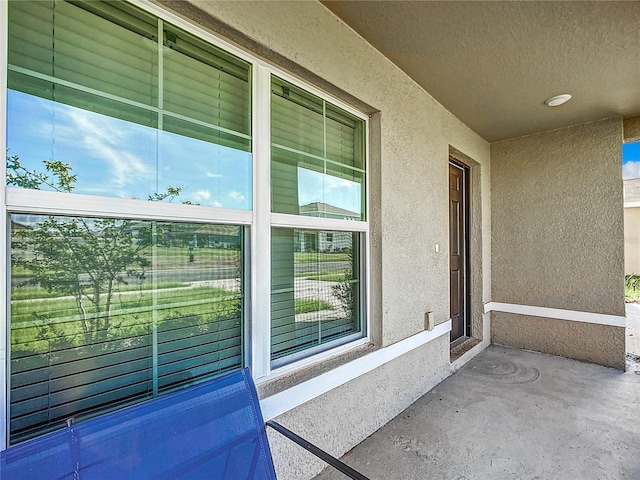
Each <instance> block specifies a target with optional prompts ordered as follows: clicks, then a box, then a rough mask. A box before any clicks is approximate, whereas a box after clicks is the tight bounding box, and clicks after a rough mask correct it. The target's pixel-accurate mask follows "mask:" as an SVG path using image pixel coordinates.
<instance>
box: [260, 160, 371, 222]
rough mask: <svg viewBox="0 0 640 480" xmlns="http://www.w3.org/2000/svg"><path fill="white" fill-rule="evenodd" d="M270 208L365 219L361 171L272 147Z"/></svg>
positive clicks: (363, 175)
mask: <svg viewBox="0 0 640 480" xmlns="http://www.w3.org/2000/svg"><path fill="white" fill-rule="evenodd" d="M271 160H272V163H271V191H272V196H271V205H272V211H273V212H278V213H288V214H294V215H305V216H312V217H326V218H340V219H346V220H365V206H364V198H365V196H364V193H363V192H364V191H365V189H364V187H365V184H364V182H365V174H364V172H362V171H358V170H354V169H352V168H351V167H348V166H342V165H339V164H335V163H330V162H324V161H323V160H319V159H315V158H311V157H307V156H304V155H301V154H298V153H294V152H290V151H287V150H282V149H279V148H277V147H274V148H273V149H272V155H271Z"/></svg>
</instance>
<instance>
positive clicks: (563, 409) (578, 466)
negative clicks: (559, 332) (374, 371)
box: [316, 346, 640, 480]
mask: <svg viewBox="0 0 640 480" xmlns="http://www.w3.org/2000/svg"><path fill="white" fill-rule="evenodd" d="M416 368H419V366H416ZM635 370H636V368H631V369H629V370H628V371H627V372H621V371H617V370H613V369H610V368H606V367H601V366H598V365H593V364H588V363H581V362H577V361H573V360H567V359H564V358H559V357H553V356H550V355H544V354H539V353H534V352H529V351H524V350H515V349H510V348H505V347H500V346H491V347H489V348H488V349H486V350H485V351H483V352H482V353H480V354H479V355H478V356H477V357H476V358H474V359H473V360H471V361H470V362H469V363H467V364H466V365H465V366H464V367H463V368H462V369H461V370H460V371H459V372H457V373H456V374H454V375H452V376H451V377H449V378H448V379H446V380H445V381H443V382H442V383H441V384H440V385H438V386H437V387H435V388H434V389H433V390H431V391H430V392H428V393H427V394H426V395H424V396H423V397H421V398H420V399H419V400H418V401H416V402H415V403H414V404H413V405H411V406H410V407H409V408H408V409H407V410H405V411H404V412H403V413H401V414H400V415H398V416H397V417H396V418H395V419H394V420H392V421H391V422H390V423H388V424H387V425H385V426H384V427H382V428H381V429H380V430H378V431H377V432H376V433H374V434H373V435H372V436H370V437H369V438H367V439H366V440H365V441H364V442H362V443H361V444H360V445H358V446H357V447H356V448H354V449H353V450H352V451H351V452H350V453H349V454H347V455H346V456H345V457H344V461H345V462H346V463H348V464H349V465H351V466H353V467H355V468H356V469H358V470H359V471H361V472H362V473H363V474H365V475H367V476H368V477H369V478H371V479H372V480H402V479H420V480H422V479H438V480H440V479H451V480H463V479H469V480H471V479H541V480H542V479H544V480H551V479H562V480H571V479H580V480H586V479H612V480H613V479H636V480H637V479H640V372H637V373H636V372H635ZM344 478H346V477H344V476H342V474H340V473H339V472H337V471H335V470H332V469H329V468H327V469H325V470H324V471H323V472H322V473H321V474H320V475H318V476H317V477H316V480H330V479H335V480H337V479H344Z"/></svg>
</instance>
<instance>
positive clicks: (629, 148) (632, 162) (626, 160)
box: [622, 142, 640, 180]
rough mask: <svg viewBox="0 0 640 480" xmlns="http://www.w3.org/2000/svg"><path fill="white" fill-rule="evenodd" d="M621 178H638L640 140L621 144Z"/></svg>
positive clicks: (639, 176)
mask: <svg viewBox="0 0 640 480" xmlns="http://www.w3.org/2000/svg"><path fill="white" fill-rule="evenodd" d="M622 178H624V179H625V180H629V179H632V178H640V142H635V143H625V144H623V145H622Z"/></svg>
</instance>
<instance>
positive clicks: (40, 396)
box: [11, 214, 243, 440]
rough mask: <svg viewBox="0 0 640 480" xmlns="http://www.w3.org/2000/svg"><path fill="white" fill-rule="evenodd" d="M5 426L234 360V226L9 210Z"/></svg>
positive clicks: (180, 379) (239, 295)
mask: <svg viewBox="0 0 640 480" xmlns="http://www.w3.org/2000/svg"><path fill="white" fill-rule="evenodd" d="M11 257H12V275H11V277H12V289H11V435H12V437H13V438H14V439H16V440H19V439H21V438H24V437H25V436H28V435H30V434H31V433H32V432H42V431H46V430H47V429H49V428H57V427H58V426H59V424H60V422H63V421H64V420H65V419H66V418H68V417H70V416H74V417H76V419H81V418H82V417H83V416H87V415H91V414H93V413H94V412H96V411H102V410H104V409H112V408H114V407H117V406H122V405H124V404H127V403H131V402H132V401H138V400H140V399H144V398H149V397H152V396H154V395H157V394H158V393H160V392H163V391H167V390H170V389H173V388H176V387H178V386H182V385H187V384H190V383H192V382H194V381H197V380H198V379H199V378H201V377H206V376H211V375H212V374H218V373H223V372H226V371H229V370H231V369H234V368H238V367H240V366H242V363H243V360H242V357H243V348H242V318H243V315H242V310H243V288H242V274H241V265H242V263H241V258H242V230H241V228H239V227H237V226H231V225H211V224H205V225H201V224H194V223H176V222H156V221H142V220H128V219H113V218H84V217H60V216H51V215H50V216H43V215H19V214H14V215H12V216H11Z"/></svg>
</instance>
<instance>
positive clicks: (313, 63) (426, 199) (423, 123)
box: [158, 0, 491, 480]
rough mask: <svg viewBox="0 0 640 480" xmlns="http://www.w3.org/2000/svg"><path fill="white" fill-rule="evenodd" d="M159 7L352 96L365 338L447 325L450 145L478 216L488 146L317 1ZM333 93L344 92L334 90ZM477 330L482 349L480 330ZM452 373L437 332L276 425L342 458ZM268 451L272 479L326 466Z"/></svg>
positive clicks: (287, 451)
mask: <svg viewBox="0 0 640 480" xmlns="http://www.w3.org/2000/svg"><path fill="white" fill-rule="evenodd" d="M158 3H159V4H161V5H163V6H165V7H167V8H170V9H173V10H174V11H176V12H177V13H178V14H180V15H183V16H186V17H189V18H190V19H191V20H194V21H196V22H197V23H199V24H201V25H202V26H203V27H204V28H205V29H207V28H208V29H211V30H213V31H214V32H223V33H224V34H225V36H227V37H228V38H230V39H231V40H232V41H234V42H235V43H237V44H238V45H240V46H241V47H244V48H248V49H250V50H251V51H252V52H254V53H256V52H257V53H258V54H259V55H260V56H262V57H263V58H265V59H267V60H268V61H270V62H275V63H276V64H278V65H282V66H284V68H285V69H286V70H288V71H289V72H292V73H294V74H296V75H299V76H300V77H301V78H303V79H305V80H307V81H309V82H310V83H312V84H316V86H319V87H320V88H323V89H325V90H328V91H329V92H331V93H333V94H335V95H336V96H338V97H340V98H342V99H343V100H346V101H350V100H349V97H351V98H352V99H355V100H356V101H354V102H352V104H353V105H355V106H357V107H358V108H361V109H363V111H365V112H366V113H368V114H371V115H372V116H371V130H370V136H371V138H370V141H371V144H370V147H371V148H370V155H371V158H370V163H369V185H370V201H369V213H370V218H369V220H370V230H371V232H370V245H371V265H370V269H369V273H370V290H371V292H370V301H371V310H370V324H371V333H372V339H373V341H374V342H375V344H376V346H377V347H381V348H384V347H386V346H389V345H391V344H394V343H396V342H398V341H400V340H403V339H405V338H407V337H409V336H411V335H414V334H416V333H418V332H421V331H423V330H424V328H425V321H424V314H425V312H427V311H429V312H432V315H433V318H434V319H435V323H436V324H440V323H443V322H445V321H447V320H448V319H449V258H448V237H449V219H448V159H449V149H450V146H453V147H455V148H456V149H457V150H459V151H460V152H464V154H465V155H467V156H468V157H469V158H471V159H473V160H474V161H475V162H476V163H477V169H479V170H481V177H479V178H481V180H480V182H481V185H480V186H481V188H482V192H481V195H480V196H479V198H480V202H481V205H482V208H487V209H488V208H489V207H490V197H489V192H490V187H489V178H490V176H489V154H490V148H489V144H488V143H487V142H486V141H484V140H483V139H482V138H480V136H478V135H477V134H476V133H474V132H473V131H472V130H471V129H469V128H468V127H467V126H465V125H464V124H463V123H462V122H460V121H459V120H458V119H457V118H455V117H454V116H453V115H452V114H451V113H449V112H448V111H447V110H445V109H444V108H443V107H442V106H441V105H440V104H438V103H437V102H436V101H435V100H434V99H433V98H432V97H431V96H430V95H429V94H428V93H426V92H425V91H424V90H423V89H421V88H420V87H419V86H418V85H417V84H416V83H415V82H414V81H413V80H411V79H410V78H409V77H407V76H406V75H405V74H404V73H402V72H401V71H400V70H399V69H398V68H397V67H396V66H394V65H393V64H392V63H391V62H390V61H389V60H387V59H386V58H385V57H384V56H382V55H381V54H380V53H379V52H378V51H377V50H375V49H374V48H373V47H371V46H370V45H369V44H367V43H366V42H365V41H364V40H363V39H362V38H361V37H359V36H358V35H357V34H356V33H355V32H354V31H353V30H351V29H350V28H349V27H348V26H346V25H345V24H344V23H343V22H342V21H341V20H339V19H338V18H336V17H335V16H334V15H333V14H332V13H331V12H329V11H328V10H327V9H326V8H325V7H324V6H322V5H321V4H320V3H318V2H311V1H307V2H262V1H258V2H254V1H249V2H228V1H220V2H217V1H205V0H198V1H194V2H192V3H193V5H195V6H196V7H197V9H200V12H199V11H197V10H194V9H193V8H191V7H190V6H189V4H185V3H184V2H172V1H159V2H158ZM185 5H187V6H185ZM332 86H333V87H335V88H336V89H337V90H339V91H337V90H336V91H335V92H334V91H332ZM358 102H361V103H358ZM362 105H365V106H370V107H371V109H370V110H369V109H366V108H363V107H362ZM489 222H490V217H489V216H488V215H486V214H485V213H484V212H483V215H482V219H481V228H482V229H483V232H482V233H483V235H482V244H481V246H479V247H477V250H476V251H475V252H476V255H477V258H476V261H477V262H480V261H481V258H484V259H486V260H487V261H489V250H490V240H491V237H490V233H489V228H490V223H489ZM436 244H438V245H439V249H438V250H439V251H436ZM481 272H482V275H481V278H480V277H477V278H474V282H475V283H476V284H477V283H479V282H480V283H481V284H482V285H483V287H484V288H486V291H485V292H483V294H482V295H485V296H486V295H487V292H488V288H489V285H490V278H489V274H490V272H489V270H488V269H487V268H486V267H485V269H484V270H481ZM485 318H488V315H485ZM487 323H488V322H487ZM483 328H485V338H486V342H488V336H487V335H486V328H487V327H486V326H483ZM486 342H485V343H484V344H483V345H486ZM454 366H455V364H453V365H452V364H451V363H450V359H449V336H448V335H444V336H442V337H440V338H438V339H436V340H433V341H431V342H430V343H428V344H426V345H424V346H422V347H420V348H418V349H416V350H413V351H411V352H410V353H407V354H405V355H403V356H401V357H399V358H397V359H395V360H393V361H391V362H390V363H388V364H385V365H384V366H382V367H380V368H377V369H375V370H373V371H372V372H370V373H368V374H366V375H363V376H361V377H359V378H357V379H355V380H353V381H351V382H348V383H347V384H345V385H343V386H342V387H339V388H336V389H334V390H331V391H330V392H328V393H326V394H324V395H322V396H320V397H318V398H316V399H314V400H312V401H310V402H307V403H305V404H304V405H301V406H300V407H297V408H295V409H293V410H291V411H289V412H287V413H286V414H284V415H282V416H280V417H279V418H277V420H278V421H281V422H282V423H283V424H285V425H286V426H287V427H289V428H291V429H293V430H294V431H297V432H299V433H300V434H302V435H303V436H308V437H309V439H310V440H311V441H317V443H318V445H321V446H322V448H325V449H327V450H329V451H330V452H332V453H334V454H336V455H342V454H344V453H345V452H346V451H348V450H349V449H351V448H352V447H353V446H354V445H355V444H357V443H358V442H360V441H362V440H363V439H364V438H366V437H367V436H368V435H370V434H371V433H373V432H374V431H375V430H376V429H377V428H379V427H380V426H381V425H383V424H384V423H386V422H387V421H389V420H390V419H391V418H392V417H393V416H394V415H396V414H398V413H399V412H401V411H402V410H403V409H404V408H406V407H407V406H408V405H409V404H411V403H412V402H413V401H414V400H415V399H417V398H418V397H419V396H420V395H422V394H424V393H425V392H426V391H427V390H429V389H430V388H432V387H433V386H435V385H436V384H437V383H438V382H439V381H441V380H442V379H443V378H445V377H446V376H447V375H449V374H450V373H451V371H452V368H454ZM266 390H268V388H267V387H266V386H265V387H264V391H266ZM272 447H273V456H274V461H275V464H276V467H277V470H278V473H279V478H283V479H286V480H297V479H307V478H310V477H311V476H312V475H314V474H315V473H317V472H318V471H319V470H320V468H321V466H320V464H319V463H318V462H317V461H315V460H313V459H311V458H309V457H308V456H307V455H306V454H304V453H302V452H301V451H300V449H298V448H297V447H295V446H292V445H291V444H290V442H287V441H283V440H282V439H281V438H277V437H274V438H273V443H272Z"/></svg>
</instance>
